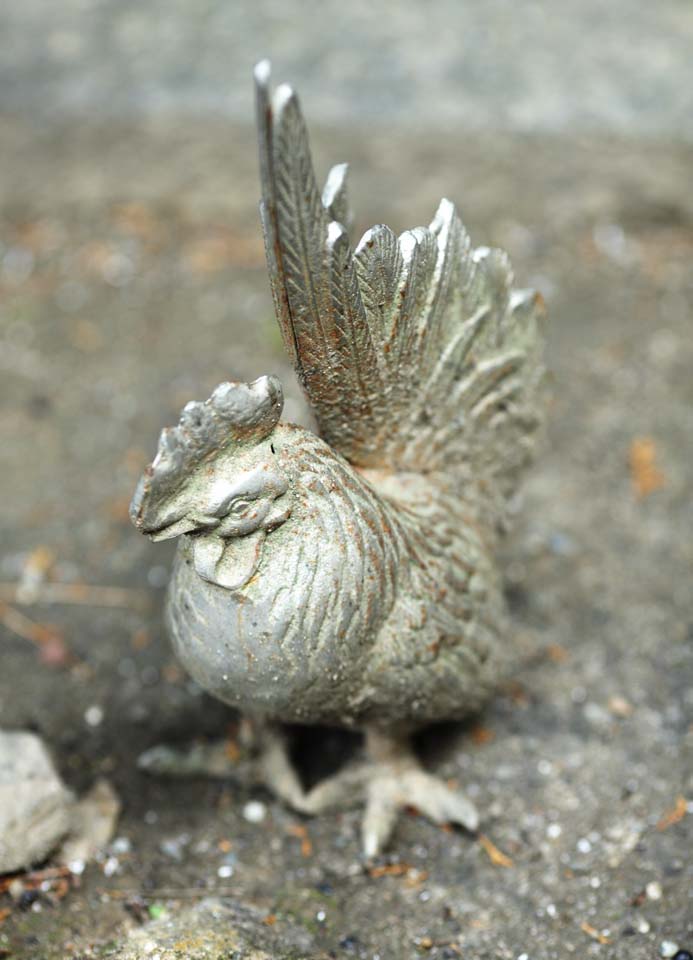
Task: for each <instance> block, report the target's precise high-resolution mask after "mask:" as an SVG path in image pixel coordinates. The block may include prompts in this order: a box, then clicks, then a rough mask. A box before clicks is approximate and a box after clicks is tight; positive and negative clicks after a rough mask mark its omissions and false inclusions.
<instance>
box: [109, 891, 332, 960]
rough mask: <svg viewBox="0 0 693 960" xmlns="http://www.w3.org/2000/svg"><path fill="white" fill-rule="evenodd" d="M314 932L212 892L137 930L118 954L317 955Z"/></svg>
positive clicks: (189, 959) (283, 958)
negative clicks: (310, 932)
mask: <svg viewBox="0 0 693 960" xmlns="http://www.w3.org/2000/svg"><path fill="white" fill-rule="evenodd" d="M314 947H315V945H314V941H313V938H312V937H311V936H310V934H309V933H308V932H307V931H305V930H303V929H301V928H300V927H298V926H296V925H295V924H292V923H290V922H289V921H285V920H276V921H275V920H274V918H271V917H270V923H267V913H262V912H261V911H259V910H254V909H252V908H250V907H247V906H245V905H243V904H239V903H236V902H234V901H228V900H218V899H215V898H209V899H207V900H202V901H201V902H200V903H197V904H195V906H193V907H189V908H188V909H184V910H180V911H179V912H177V913H175V914H171V915H168V916H164V917H161V918H159V919H158V920H152V921H151V922H150V923H147V924H145V926H143V927H140V928H138V929H136V930H133V931H132V932H131V933H130V935H129V936H128V937H127V939H126V940H124V941H123V942H122V944H120V945H119V946H118V948H117V949H116V950H115V952H113V953H111V952H109V953H108V956H109V958H113V960H147V958H152V960H153V958H154V957H157V958H158V960H236V958H238V960H241V958H242V960H301V958H304V957H305V958H307V957H308V956H310V958H311V960H318V954H317V953H316V952H315V949H314Z"/></svg>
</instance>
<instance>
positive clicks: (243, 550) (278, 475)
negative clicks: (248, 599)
mask: <svg viewBox="0 0 693 960" xmlns="http://www.w3.org/2000/svg"><path fill="white" fill-rule="evenodd" d="M283 403H284V401H283V395H282V388H281V384H280V382H279V380H277V378H276V377H260V379H258V380H255V381H254V382H253V383H222V384H220V386H218V387H217V388H216V390H215V391H214V393H213V394H212V396H211V397H210V398H209V400H207V401H205V402H204V403H198V402H191V403H188V404H187V405H186V407H185V408H184V409H183V412H182V414H181V418H180V422H179V424H178V426H177V427H168V428H167V429H165V430H163V431H162V433H161V437H160V439H159V448H158V451H157V455H156V458H155V459H154V461H153V462H152V463H151V465H150V466H148V467H147V468H146V470H145V471H144V474H143V475H142V478H141V479H140V482H139V484H138V486H137V490H136V491H135V495H134V497H133V499H132V503H131V505H130V517H131V519H132V522H133V523H134V524H135V526H136V527H137V528H138V529H139V530H140V531H141V532H142V533H144V534H146V536H148V537H149V538H150V539H151V540H168V539H169V538H170V537H177V536H180V535H181V534H189V535H190V536H191V537H192V540H193V543H192V554H193V559H194V564H195V569H196V571H197V573H198V574H199V575H200V576H201V577H203V579H205V580H208V581H210V582H212V583H216V584H217V585H219V586H222V587H226V588H227V589H237V588H239V587H241V586H243V585H244V584H245V583H247V581H248V580H249V579H250V577H251V576H252V575H253V574H254V573H255V571H256V569H257V567H258V565H259V561H260V556H261V551H262V545H263V543H264V540H265V537H266V535H267V534H268V533H269V532H271V531H272V530H274V529H276V528H277V527H278V526H280V525H281V524H282V523H284V521H285V520H287V519H288V517H289V516H290V514H291V495H290V483H289V479H288V477H287V476H286V475H285V473H284V471H283V469H282V466H281V463H280V458H279V457H277V456H276V455H275V450H274V445H273V444H272V440H271V437H272V433H273V431H274V428H275V427H276V425H277V422H278V421H279V417H280V416H281V412H282V407H283Z"/></svg>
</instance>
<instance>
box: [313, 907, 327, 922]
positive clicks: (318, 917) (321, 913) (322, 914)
mask: <svg viewBox="0 0 693 960" xmlns="http://www.w3.org/2000/svg"><path fill="white" fill-rule="evenodd" d="M326 918H327V914H326V913H325V911H324V910H318V912H317V913H316V914H315V919H316V920H317V921H318V923H324V922H325V919H326Z"/></svg>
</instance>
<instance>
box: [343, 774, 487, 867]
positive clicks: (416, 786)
mask: <svg viewBox="0 0 693 960" xmlns="http://www.w3.org/2000/svg"><path fill="white" fill-rule="evenodd" d="M406 807H415V808H416V810H417V811H418V812H419V813H420V814H421V815H422V816H425V817H428V819H429V820H432V821H433V823H438V824H444V823H454V824H458V825H459V826H462V827H464V828H465V829H466V830H469V831H472V832H473V831H475V830H476V829H477V828H478V826H479V814H478V812H477V810H476V807H475V806H474V804H473V803H472V802H471V800H469V799H467V797H465V796H464V794H461V793H458V792H457V791H456V790H453V789H452V788H451V787H449V786H448V785H447V784H446V783H444V782H443V781H442V780H441V779H439V778H438V777H436V776H434V775H433V774H431V773H427V772H426V771H425V770H421V769H420V768H418V767H412V768H410V769H405V770H398V769H396V768H392V769H389V770H388V769H387V767H385V766H384V765H383V768H382V769H379V770H378V772H377V773H376V774H375V775H374V776H373V779H372V780H371V782H370V784H369V785H368V792H367V800H366V810H365V813H364V816H363V823H362V828H361V835H362V842H363V851H364V854H365V855H366V857H368V858H371V857H374V856H376V855H377V854H378V853H381V852H382V850H383V848H384V847H385V845H386V844H387V842H388V840H389V839H390V836H391V835H392V831H393V830H394V827H395V823H396V822H397V816H398V814H399V812H400V810H402V809H404V808H406Z"/></svg>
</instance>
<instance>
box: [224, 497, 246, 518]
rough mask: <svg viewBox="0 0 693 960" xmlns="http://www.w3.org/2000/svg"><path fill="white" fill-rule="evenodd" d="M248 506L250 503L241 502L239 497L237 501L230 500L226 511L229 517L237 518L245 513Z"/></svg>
mask: <svg viewBox="0 0 693 960" xmlns="http://www.w3.org/2000/svg"><path fill="white" fill-rule="evenodd" d="M249 506H250V501H249V500H243V499H242V498H241V497H239V498H238V499H237V500H232V501H231V504H230V505H229V510H228V513H229V516H232V517H238V516H240V515H241V514H242V513H245V511H246V510H247V509H248V507H249Z"/></svg>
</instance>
